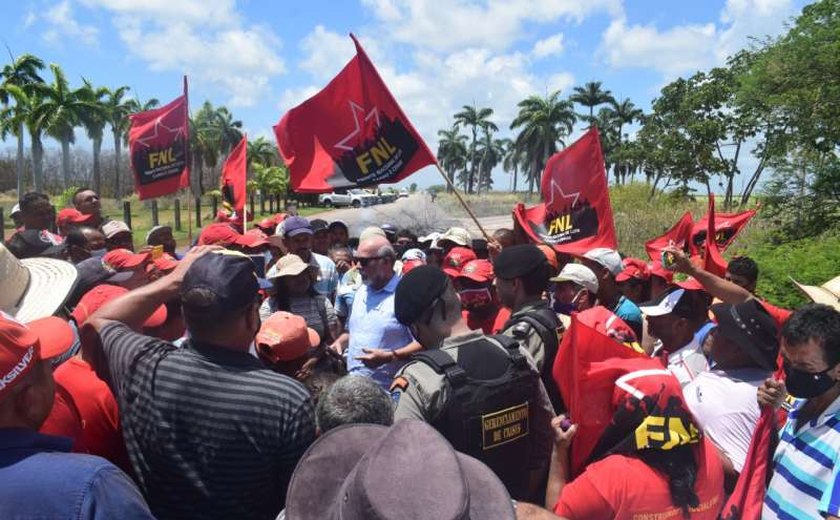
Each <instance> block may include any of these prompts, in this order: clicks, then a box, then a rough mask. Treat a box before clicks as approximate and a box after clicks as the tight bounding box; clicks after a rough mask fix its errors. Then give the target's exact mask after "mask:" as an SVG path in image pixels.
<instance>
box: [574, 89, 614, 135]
mask: <svg viewBox="0 0 840 520" xmlns="http://www.w3.org/2000/svg"><path fill="white" fill-rule="evenodd" d="M574 91H575V93H574V94H572V95H571V96H570V97H569V101H571V102H573V103H577V104H578V105H583V106H585V107H589V119H587V121H589V123H590V124H592V123H593V121H594V117H595V116H594V113H595V107H597V106H598V105H603V104H604V103H610V102H611V101H614V100H613V97H612V92H610V91H609V90H601V82H600V81H590V82H588V83H586V84H585V85H584V86H582V87H575V88H574ZM582 119H584V118H582Z"/></svg>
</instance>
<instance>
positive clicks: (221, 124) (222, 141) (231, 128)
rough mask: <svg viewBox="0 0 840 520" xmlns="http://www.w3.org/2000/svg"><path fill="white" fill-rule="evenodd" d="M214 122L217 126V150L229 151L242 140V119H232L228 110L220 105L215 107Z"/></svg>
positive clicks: (225, 152)
mask: <svg viewBox="0 0 840 520" xmlns="http://www.w3.org/2000/svg"><path fill="white" fill-rule="evenodd" d="M215 122H216V125H217V127H218V136H219V151H220V152H221V153H223V154H227V153H230V151H231V150H232V149H233V147H234V146H236V145H237V144H238V143H239V141H241V140H242V121H239V120H238V119H233V114H231V113H230V110H228V108H227V107H224V106H221V107H219V108H217V109H216V113H215Z"/></svg>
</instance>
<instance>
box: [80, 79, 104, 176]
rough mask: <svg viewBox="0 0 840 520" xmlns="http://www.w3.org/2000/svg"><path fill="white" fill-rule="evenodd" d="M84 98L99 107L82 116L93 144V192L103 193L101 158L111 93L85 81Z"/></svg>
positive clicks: (87, 111)
mask: <svg viewBox="0 0 840 520" xmlns="http://www.w3.org/2000/svg"><path fill="white" fill-rule="evenodd" d="M84 84H85V86H84V87H83V90H84V92H83V95H84V97H85V98H86V99H87V100H88V101H89V102H91V103H94V104H95V105H96V106H97V109H95V110H91V109H89V110H86V111H85V112H83V113H82V114H81V119H82V124H83V125H84V127H85V130H86V131H87V135H88V137H90V139H91V141H92V142H93V190H94V191H95V192H96V193H101V187H102V168H101V166H100V163H99V157H100V155H101V152H102V138H103V137H104V135H105V126H106V125H107V124H108V115H109V113H108V107H107V105H106V104H105V103H106V101H107V99H108V97H109V95H110V93H111V91H110V90H109V89H108V88H107V87H94V86H93V84H92V83H91V82H90V81H88V80H86V79H85V80H84Z"/></svg>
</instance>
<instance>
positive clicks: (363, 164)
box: [356, 152, 371, 174]
mask: <svg viewBox="0 0 840 520" xmlns="http://www.w3.org/2000/svg"><path fill="white" fill-rule="evenodd" d="M370 163H371V159H370V154H369V153H367V152H364V153H363V154H361V155H357V156H356V164H358V165H359V169H360V170H362V173H363V174H367V172H368V170H369V169H370Z"/></svg>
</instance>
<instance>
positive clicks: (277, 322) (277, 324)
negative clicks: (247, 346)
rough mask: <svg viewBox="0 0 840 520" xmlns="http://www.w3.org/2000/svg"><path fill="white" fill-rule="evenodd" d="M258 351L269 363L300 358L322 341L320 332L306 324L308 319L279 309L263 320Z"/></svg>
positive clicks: (258, 336)
mask: <svg viewBox="0 0 840 520" xmlns="http://www.w3.org/2000/svg"><path fill="white" fill-rule="evenodd" d="M256 343H257V352H258V353H259V355H260V357H262V358H263V359H265V360H266V361H268V362H269V363H272V364H273V363H277V362H279V361H292V360H294V359H298V358H300V357H301V356H303V355H304V354H306V352H307V351H308V350H309V349H310V348H315V347H317V346H318V345H319V344H320V343H321V338H320V337H319V336H318V333H317V332H315V331H314V330H312V329H310V328H309V327H307V326H306V320H304V319H303V318H302V317H300V316H298V315H296V314H292V313H289V312H284V311H279V312H275V313H274V314H272V315H271V316H269V317H268V319H267V320H265V321H263V322H262V326H261V327H260V331H259V332H257V337H256Z"/></svg>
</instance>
